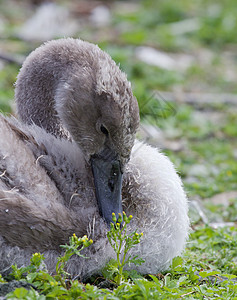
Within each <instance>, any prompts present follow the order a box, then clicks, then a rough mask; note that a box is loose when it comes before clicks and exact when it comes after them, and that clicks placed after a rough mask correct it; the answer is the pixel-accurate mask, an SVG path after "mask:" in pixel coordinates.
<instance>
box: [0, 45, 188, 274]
mask: <svg viewBox="0 0 237 300" xmlns="http://www.w3.org/2000/svg"><path fill="white" fill-rule="evenodd" d="M63 54H64V55H63ZM37 62H38V64H37ZM42 93H43V94H42ZM24 99H25V100H24ZM16 100H17V104H18V114H19V116H20V118H21V120H22V121H23V123H26V125H25V124H23V123H21V122H19V121H17V120H15V119H5V118H3V117H1V118H0V157H1V160H0V170H1V172H2V174H1V176H0V272H3V271H4V270H7V269H8V268H9V267H10V265H11V264H13V263H17V264H18V265H25V264H27V263H28V262H29V259H30V257H31V254H32V253H34V252H36V251H40V252H42V253H44V255H45V257H46V265H47V267H48V268H49V270H50V271H54V268H55V263H56V257H57V256H58V255H59V253H60V248H59V245H60V244H63V243H65V242H67V241H68V237H69V236H70V235H72V234H73V233H76V234H77V235H79V236H82V235H84V234H87V235H88V236H89V238H92V239H93V241H94V243H93V245H91V246H90V247H89V248H87V249H85V254H86V256H88V257H89V259H87V260H85V259H80V258H78V257H74V258H73V259H72V260H71V261H70V263H69V265H68V271H69V272H70V273H72V274H74V275H76V274H80V275H81V276H88V275H90V274H92V273H94V272H97V271H99V269H100V268H101V267H102V266H104V264H105V263H106V262H107V261H108V260H109V259H110V258H112V257H113V255H114V254H113V250H112V248H111V246H110V245H109V243H108V241H107V238H106V231H107V228H108V226H107V224H106V222H107V223H109V217H108V212H107V211H106V209H107V206H106V207H105V206H103V205H104V204H103V203H102V205H101V206H100V208H99V207H98V201H99V200H98V199H99V198H101V194H100V193H101V192H98V191H97V189H96V190H95V187H94V186H95V185H96V180H97V175H98V174H97V173H96V172H100V171H101V170H100V168H97V169H93V163H94V162H93V161H92V163H91V164H92V168H91V165H90V162H91V160H92V159H94V160H95V164H96V163H97V162H98V161H99V164H101V161H103V163H104V161H106V165H105V166H106V168H109V167H110V165H112V166H114V165H116V166H117V162H119V166H120V167H121V170H122V172H123V183H122V205H123V210H124V211H125V212H126V213H127V214H132V215H133V216H134V219H133V221H132V222H131V228H130V229H131V230H135V229H138V232H143V233H144V238H143V239H142V241H141V243H140V244H139V245H137V247H135V248H133V249H132V254H134V255H139V256H141V257H143V258H144V259H145V263H144V264H142V265H141V266H139V267H137V269H138V270H139V271H140V272H142V273H156V272H158V271H160V270H163V269H165V268H167V267H168V266H169V264H170V262H171V260H172V258H173V257H174V256H176V255H179V254H180V253H181V251H182V249H183V247H184V245H185V241H186V238H187V235H188V228H189V221H188V217H187V200H186V196H185V193H184V191H183V188H182V183H181V181H180V179H179V177H178V175H177V174H176V172H175V169H174V167H173V165H172V163H171V162H170V161H169V160H168V159H167V158H166V157H165V156H164V155H162V154H161V153H159V152H158V151H157V150H156V149H154V148H152V147H150V146H147V145H145V144H142V143H140V142H136V143H135V145H134V146H133V143H134V134H135V131H136V129H137V126H138V120H139V118H138V108H137V103H136V100H135V98H134V97H133V96H132V92H131V89H130V85H129V83H128V82H127V80H126V77H125V75H124V74H123V73H121V71H119V69H118V68H117V67H116V65H115V64H114V62H113V61H112V60H111V58H110V57H109V56H108V55H107V54H104V52H102V51H101V50H99V48H97V47H95V46H94V45H91V44H89V43H85V42H82V41H80V40H72V39H64V40H59V41H53V42H50V43H48V44H46V45H45V46H43V47H41V48H39V49H37V50H36V51H35V52H33V54H31V55H30V56H29V58H28V59H27V60H26V62H25V64H24V65H23V68H22V70H21V72H20V75H19V78H18V81H17V90H16ZM39 103H41V104H40V105H39ZM80 103H82V104H80ZM33 123H35V124H36V125H34V124H33ZM27 124H28V125H27ZM29 124H31V125H30V126H29ZM101 124H103V126H105V128H106V130H107V131H108V132H106V131H105V130H104V129H103V130H102V132H100V129H101V127H100V126H101ZM37 125H38V126H37ZM85 125H87V126H85ZM39 126H40V127H42V128H39ZM104 149H106V152H105V150H104ZM131 149H132V150H131ZM108 151H109V152H108ZM108 153H109V157H107V156H106V155H105V154H108ZM111 155H112V158H111ZM129 159H130V160H129ZM99 166H100V165H99ZM92 170H93V172H92ZM109 170H110V169H109ZM111 170H113V167H112V169H111ZM106 172H107V171H105V173H106ZM106 176H107V177H108V176H109V180H111V175H108V174H107V173H106V174H102V178H103V180H102V181H100V182H99V184H102V185H105V189H106V188H107V187H106V184H107V183H106V182H107V181H105V180H104V178H107V177H106ZM112 179H113V180H114V177H112ZM119 179H120V177H115V183H114V186H115V190H116V188H117V186H116V180H117V181H119ZM98 180H100V179H98ZM110 186H111V185H110ZM118 186H119V185H118ZM97 188H98V187H97ZM107 192H108V191H106V193H107ZM108 193H109V192H108ZM118 193H119V187H118V192H115V193H114V191H112V197H115V198H116V197H117V196H118ZM106 197H107V196H103V195H102V198H103V199H102V202H103V201H104V202H106V203H107V200H106V199H107V198H106ZM116 199H117V200H116V201H117V202H116V203H118V206H116V205H117V204H116V205H115V206H116V207H117V211H116V213H117V212H119V211H120V210H121V208H120V207H119V205H120V204H119V197H117V198H116ZM108 201H110V200H108ZM109 205H110V206H111V205H112V206H113V205H114V203H113V202H112V204H111V203H110V204H109ZM113 208H114V207H112V208H111V209H113ZM115 210H116V208H115ZM101 216H103V217H101ZM105 221H106V222H105Z"/></svg>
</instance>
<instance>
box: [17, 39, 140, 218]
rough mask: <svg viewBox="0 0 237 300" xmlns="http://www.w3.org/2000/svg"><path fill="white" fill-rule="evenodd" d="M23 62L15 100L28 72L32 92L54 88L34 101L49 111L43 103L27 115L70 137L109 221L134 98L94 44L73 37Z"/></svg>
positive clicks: (130, 136) (131, 132)
mask: <svg viewBox="0 0 237 300" xmlns="http://www.w3.org/2000/svg"><path fill="white" fill-rule="evenodd" d="M27 61H28V62H27ZM27 61H26V62H25V64H24V65H23V68H22V70H21V72H20V75H19V78H18V82H17V90H16V96H18V95H20V93H21V91H22V88H21V87H23V88H25V89H26V87H25V82H26V80H25V81H24V80H22V77H23V75H24V73H26V71H27V70H28V73H27V74H29V72H31V74H34V79H35V80H34V81H33V80H32V79H29V75H27V79H28V81H29V82H30V84H31V91H32V85H37V88H35V89H36V90H37V91H40V90H42V89H44V90H47V89H48V90H49V89H52V90H53V91H52V92H49V91H47V92H46V93H45V95H44V94H43V95H42V97H41V99H39V100H38V103H44V101H45V99H47V98H48V99H47V101H46V102H48V105H47V107H46V105H44V104H42V105H43V106H45V107H44V111H42V109H41V111H39V114H38V116H37V114H36V113H35V110H34V113H32V116H31V117H32V118H34V119H33V121H34V122H35V123H40V124H45V123H46V125H43V127H45V128H46V129H47V130H48V131H52V132H54V133H55V132H56V130H55V131H54V128H53V126H54V125H52V120H47V118H48V119H52V118H54V119H55V126H56V123H57V124H59V123H60V126H63V128H66V130H67V131H68V132H69V133H70V135H71V136H72V138H73V139H74V141H75V142H76V143H77V144H78V146H79V147H80V149H81V150H82V151H83V153H84V155H85V158H86V160H87V161H88V162H89V163H90V164H91V166H92V171H93V175H94V181H95V188H96V196H97V200H98V205H99V210H100V213H101V215H102V216H103V217H104V219H105V220H106V221H107V223H110V222H111V220H112V212H115V213H116V214H118V213H119V212H120V213H121V212H122V204H121V186H122V172H123V168H124V166H125V164H126V162H127V161H128V160H129V157H130V153H131V149H132V147H133V144H134V139H135V133H136V130H137V128H138V125H139V109H138V104H137V100H136V98H135V97H134V96H133V94H132V90H131V85H130V83H129V82H128V80H127V78H126V75H125V74H124V73H123V72H121V70H120V69H119V67H118V66H117V65H116V64H115V62H114V61H113V60H112V59H111V57H110V56H109V55H108V54H106V53H105V52H103V51H102V50H101V49H99V48H98V47H97V46H95V45H93V44H90V43H87V42H83V41H81V40H74V39H62V40H58V41H52V42H49V43H46V45H44V46H42V47H40V48H38V50H36V51H35V52H33V54H31V55H30V56H29V58H28V59H27ZM27 68H28V69H27ZM32 68H34V69H35V70H32ZM43 75H44V76H45V77H43ZM25 77H26V76H25ZM38 77H40V78H38ZM23 79H24V78H23ZM38 81H40V82H39V83H38ZM27 91H28V93H29V88H28V89H27ZM33 97H34V95H32V98H33ZM35 97H39V96H38V95H35ZM50 97H51V98H50ZM17 98H19V99H18V100H17V103H18V112H20V117H21V118H22V119H23V120H24V119H26V120H27V122H28V123H29V116H25V111H26V110H27V111H28V107H26V109H24V110H23V109H21V102H23V101H22V100H21V99H20V96H18V97H17ZM52 98H53V99H52ZM30 101H31V100H30ZM52 102H53V105H52ZM36 106H37V103H36ZM38 106H40V105H39V104H38ZM52 107H53V108H52ZM52 109H54V112H53V113H52V112H51V111H50V110H52ZM39 115H40V118H41V120H40V122H39V120H38V119H39ZM55 116H56V117H55ZM59 120H60V122H59ZM57 126H58V125H57Z"/></svg>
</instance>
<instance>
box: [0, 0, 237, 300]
mask: <svg viewBox="0 0 237 300" xmlns="http://www.w3.org/2000/svg"><path fill="white" fill-rule="evenodd" d="M123 3H126V1H124V2H123ZM136 3H137V5H135V6H134V7H133V9H131V10H129V9H122V8H121V7H122V6H117V8H112V24H111V26H109V27H108V28H106V29H104V28H94V27H91V26H90V25H89V26H88V25H86V26H85V27H84V29H83V30H82V31H80V32H79V33H78V35H77V37H78V36H80V37H81V38H83V39H86V40H89V41H91V42H97V43H99V45H100V46H101V47H102V48H103V49H105V50H106V51H108V52H109V53H110V54H111V56H112V57H113V59H114V60H115V61H116V62H117V63H119V64H120V66H121V68H122V70H124V71H125V72H126V73H127V75H128V78H129V80H130V81H131V82H132V86H133V90H134V94H135V95H136V97H137V99H138V102H139V107H140V112H141V119H142V121H143V122H149V123H151V124H152V125H154V126H158V127H159V128H160V129H161V130H162V132H163V135H164V137H165V138H166V139H167V140H168V141H172V142H178V143H180V141H182V143H183V146H182V147H181V149H180V150H178V151H176V152H174V151H173V150H171V149H169V148H167V149H164V152H165V153H166V154H167V155H168V157H169V158H170V159H171V160H172V161H173V162H174V164H175V166H176V168H177V170H178V172H179V174H180V175H181V177H182V180H183V182H184V186H185V189H186V191H187V194H188V197H189V199H190V200H192V199H194V198H198V199H200V201H201V203H202V206H203V207H202V209H203V210H204V212H205V213H206V215H207V216H208V220H209V221H210V222H212V221H217V220H221V222H235V224H236V221H237V217H236V216H237V204H236V203H237V201H236V200H237V199H236V198H234V199H232V200H230V202H229V205H228V206H223V205H215V204H213V202H212V201H211V200H210V199H211V197H212V196H214V195H216V194H219V193H223V192H228V191H237V164H236V159H237V150H236V149H237V139H236V138H237V129H236V128H237V127H236V124H237V110H236V107H235V105H228V104H225V103H218V104H205V103H204V104H202V105H200V104H196V103H195V104H193V105H190V104H185V103H183V102H180V103H174V102H170V101H169V100H170V99H159V101H157V99H156V97H154V96H153V95H154V90H155V91H157V90H158V91H159V90H167V91H173V92H174V93H175V92H176V90H178V91H180V90H181V91H184V92H195V91H196V92H201V93H203V92H204V93H205V92H206V93H207V92H212V93H217V94H221V93H237V87H236V80H237V79H236V75H235V74H236V65H237V64H236V62H237V56H236V42H237V35H236V31H237V6H236V0H225V1H221V0H218V1H216V0H215V1H214V0H198V1H188V0H180V1H172V0H159V1H152V0H143V1H139V2H138V1H137V2H136ZM7 5H8V4H6V3H5V1H0V11H1V12H2V14H3V15H4V17H5V20H6V24H7V25H6V27H5V28H4V29H3V34H5V35H6V36H9V39H5V40H0V43H1V44H0V46H1V48H2V49H3V50H5V52H12V53H20V54H25V55H27V53H28V52H29V51H30V49H32V50H33V49H34V48H35V44H34V43H22V41H19V40H17V39H16V38H15V37H14V38H12V37H13V36H14V34H13V30H14V29H15V28H17V27H18V26H19V24H21V23H22V22H23V21H24V20H25V19H26V17H27V15H28V12H27V11H26V9H25V7H24V6H21V4H20V3H18V2H17V3H15V5H14V6H12V5H11V9H8V8H7V7H8V6H7ZM17 5H18V6H19V7H18V6H17ZM190 19H191V20H193V21H194V23H195V22H196V24H197V27H196V29H195V30H190V31H185V30H184V31H183V32H181V33H175V32H174V28H175V26H177V24H178V23H177V22H181V21H184V20H190ZM174 24H175V25H174ZM105 32H106V34H105ZM140 45H142V46H144V45H145V46H152V47H154V48H156V49H158V50H161V51H166V52H167V53H168V54H176V53H183V54H187V55H191V56H192V57H193V62H192V63H191V65H190V66H189V67H188V68H187V69H186V70H184V71H180V70H173V71H171V70H165V69H161V68H158V67H155V66H150V65H147V64H145V63H143V62H141V61H139V60H138V59H137V58H136V57H135V55H134V53H135V50H136V47H137V46H140ZM207 50H208V51H207ZM206 51H207V52H206ZM209 55H210V56H209ZM227 58H228V59H227ZM18 69H19V67H18V66H14V65H8V64H4V65H3V67H1V69H0V110H2V111H3V112H11V111H12V103H13V101H12V99H13V97H14V93H13V84H14V82H15V78H16V75H17V72H18ZM229 74H232V75H231V76H229ZM233 74H234V75H233ZM213 114H220V118H219V119H217V120H215V119H212V117H211V116H212V115H213ZM158 143H159V141H158ZM194 166H196V170H197V169H199V171H195V172H194ZM200 170H201V171H200ZM203 199H209V201H206V200H205V201H202V200H203ZM190 216H191V220H192V232H191V233H190V239H189V241H188V243H187V247H186V249H185V252H184V254H183V257H182V258H176V259H175V260H174V262H173V264H172V266H171V269H170V270H167V271H166V272H163V273H162V274H150V275H147V276H145V277H142V276H140V275H139V274H136V273H135V272H131V273H130V274H126V276H125V280H124V282H123V283H122V284H121V285H120V286H118V287H116V286H113V289H108V288H101V286H97V285H96V283H97V282H101V281H102V282H103V280H105V279H106V278H104V279H103V278H102V279H96V278H95V279H94V280H95V281H90V283H87V284H83V283H80V282H78V281H76V280H75V281H74V282H72V284H71V286H68V287H66V289H65V287H63V286H61V284H60V283H57V281H56V280H55V279H54V278H52V277H51V275H49V274H47V273H45V274H43V275H42V276H43V277H44V279H42V282H45V284H46V283H47V284H48V286H51V288H50V291H51V295H50V291H49V292H48V294H47V292H42V290H40V291H35V290H31V291H27V290H25V289H24V288H20V289H17V290H16V291H15V292H14V293H13V294H12V296H11V298H9V299H55V298H57V299H76V298H79V299H223V300H224V299H231V300H232V299H237V282H236V281H234V280H233V279H234V276H236V275H237V258H236V257H237V252H236V251H237V250H236V249H237V245H236V243H237V242H236V241H237V229H236V227H230V226H226V227H224V228H218V229H213V228H212V227H211V226H210V225H209V226H208V225H204V224H203V222H202V220H201V218H200V216H199V214H198V213H197V212H196V211H195V210H191V211H190ZM209 275H210V276H209ZM105 277H106V276H105ZM32 278H33V277H29V278H28V279H27V280H28V281H29V282H30V280H32ZM21 280H22V279H21ZM43 280H45V281H43ZM107 280H108V278H107ZM0 281H1V279H0ZM47 284H46V285H47ZM46 295H47V296H46ZM65 295H66V296H65Z"/></svg>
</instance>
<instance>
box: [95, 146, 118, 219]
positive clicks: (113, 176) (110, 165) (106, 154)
mask: <svg viewBox="0 0 237 300" xmlns="http://www.w3.org/2000/svg"><path fill="white" fill-rule="evenodd" d="M91 167H92V172H93V176H94V183H95V192H96V198H97V202H98V206H99V212H100V215H101V216H102V217H103V218H104V219H105V221H106V222H107V224H108V225H110V223H112V222H113V221H112V213H115V215H116V217H117V218H118V213H121V214H122V196H121V190H122V171H121V164H120V161H119V160H118V158H117V156H116V154H115V153H114V152H113V151H111V150H110V149H109V148H106V149H105V150H103V151H102V152H101V153H99V154H95V155H93V156H92V157H91Z"/></svg>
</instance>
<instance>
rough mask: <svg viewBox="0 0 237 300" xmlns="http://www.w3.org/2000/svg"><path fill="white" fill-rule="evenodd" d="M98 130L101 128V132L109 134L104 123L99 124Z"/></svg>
mask: <svg viewBox="0 0 237 300" xmlns="http://www.w3.org/2000/svg"><path fill="white" fill-rule="evenodd" d="M100 130H101V132H102V133H103V134H105V135H108V134H109V132H108V130H107V128H105V127H104V125H101V126H100Z"/></svg>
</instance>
